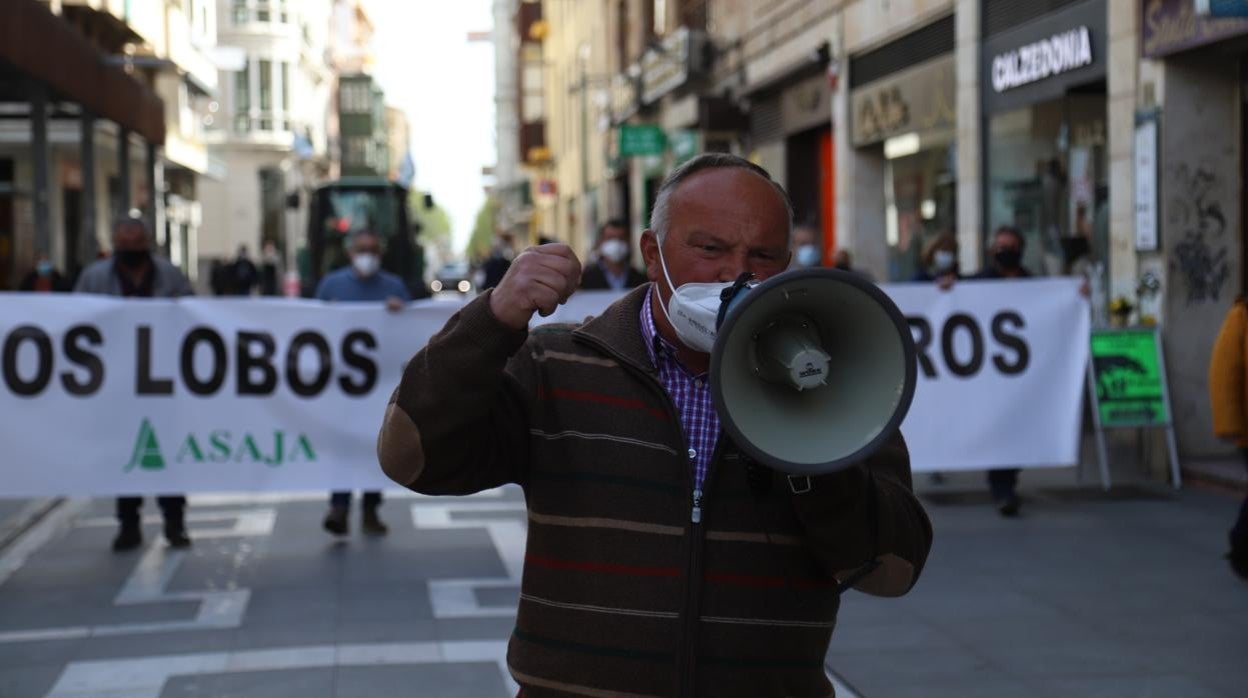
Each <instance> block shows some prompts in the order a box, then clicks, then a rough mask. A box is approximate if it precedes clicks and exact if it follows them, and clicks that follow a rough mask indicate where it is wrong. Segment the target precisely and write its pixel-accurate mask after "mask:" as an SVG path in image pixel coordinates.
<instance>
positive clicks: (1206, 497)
mask: <svg viewBox="0 0 1248 698" xmlns="http://www.w3.org/2000/svg"><path fill="white" fill-rule="evenodd" d="M1027 494H1028V498H1029V501H1028V505H1027V508H1026V511H1025V516H1024V517H1023V518H1022V519H1021V520H1017V521H1006V520H1002V519H1000V518H999V517H997V516H996V514H995V513H994V512H993V511H992V510H991V509H990V508H989V507H988V506H987V504H986V501H984V499H983V497H982V496H981V495H980V494H978V492H977V491H976V492H972V493H970V494H959V493H956V492H955V493H946V492H934V493H931V494H929V496H928V499H927V503H928V506H929V511H930V512H931V514H932V518H933V520H934V523H935V526H936V544H935V547H934V549H933V551H932V558H931V562H930V564H929V566H928V569H927V571H926V573H925V574H924V577H923V579H922V580H921V581H920V583H919V586H918V588H917V589H916V590H915V591H914V592H913V593H912V594H911V595H910V596H908V597H906V598H903V599H874V598H869V597H866V596H863V595H861V594H856V593H854V594H851V595H850V596H849V597H847V599H846V601H845V604H844V609H843V612H842V616H841V621H840V627H839V628H838V629H837V633H836V636H835V639H834V641H833V646H832V649H831V652H830V654H829V657H828V659H829V667H830V668H831V670H832V671H834V672H835V675H836V677H837V679H838V683H839V684H840V689H841V694H842V695H848V696H853V695H859V696H873V697H874V696H890V697H898V696H900V697H904V696H993V697H1006V696H1054V695H1069V696H1175V697H1182V698H1200V697H1202V696H1209V697H1214V696H1222V697H1235V696H1245V695H1248V661H1245V657H1248V585H1245V584H1243V583H1241V582H1239V581H1238V580H1237V579H1236V578H1234V577H1233V576H1232V575H1231V573H1230V572H1229V569H1228V568H1227V566H1226V564H1225V563H1224V561H1223V560H1221V558H1220V556H1221V554H1222V552H1224V545H1225V529H1226V527H1227V525H1228V523H1229V521H1230V520H1231V518H1232V516H1233V512H1234V509H1235V505H1236V503H1235V500H1234V499H1233V498H1232V497H1231V496H1228V495H1219V494H1212V493H1207V492H1202V491H1195V490H1191V491H1186V492H1184V493H1182V494H1180V495H1172V494H1170V493H1169V492H1167V491H1164V490H1143V489H1138V488H1130V487H1126V488H1123V490H1122V491H1121V492H1120V493H1119V494H1117V495H1115V496H1113V497H1112V498H1111V497H1106V496H1104V495H1101V494H1099V492H1097V493H1090V492H1088V491H1086V490H1083V491H1076V490H1071V489H1039V490H1036V489H1033V490H1031V491H1029V492H1028V493H1027ZM111 507H112V503H111V501H108V500H93V501H73V500H71V501H68V502H66V503H65V504H63V505H62V506H60V507H58V508H57V509H55V510H54V511H53V512H52V513H51V514H50V515H48V516H46V517H44V518H43V519H42V520H41V521H40V522H39V523H38V524H37V525H36V526H34V527H33V528H31V529H30V530H28V531H27V532H25V533H24V534H23V535H22V536H20V537H19V538H18V539H17V540H16V541H15V542H14V543H13V544H11V545H10V546H8V547H7V548H6V549H4V550H3V551H0V696H5V697H10V696H11V697H14V698H24V697H26V696H31V697H35V696H118V697H120V696H126V697H138V696H150V697H153V698H154V697H156V696H163V697H170V696H226V695H236V696H244V695H247V696H251V695H259V696H300V697H304V696H375V695H431V696H433V695H436V696H472V697H474V698H475V697H478V696H507V695H512V694H514V686H513V685H512V684H511V683H510V680H509V679H508V678H507V676H506V674H505V669H504V666H503V663H502V662H503V656H504V651H505V645H506V638H507V636H508V634H509V632H510V628H511V616H512V614H513V608H514V604H515V600H516V595H517V579H518V574H519V570H520V563H521V555H522V548H523V540H524V514H523V503H522V501H521V499H520V497H519V492H518V491H515V490H509V491H495V492H489V493H485V494H483V495H480V496H477V497H472V498H466V499H459V500H455V499H433V498H421V497H414V496H402V495H396V496H395V497H392V498H391V500H390V501H389V502H388V504H387V505H386V507H385V508H384V512H385V514H386V518H387V520H388V522H389V523H390V525H391V529H392V530H391V535H390V536H389V537H387V538H385V539H380V540H369V539H364V538H362V537H360V536H359V535H356V534H353V535H352V536H351V537H350V538H348V539H346V540H345V541H344V542H335V541H333V540H331V539H330V538H329V537H328V536H326V535H325V534H323V533H322V532H321V531H320V529H319V523H320V517H321V515H322V514H323V512H324V502H323V498H322V496H321V495H319V494H309V495H286V496H269V497H256V496H219V497H212V496H199V497H193V498H192V500H191V509H190V511H191V528H192V533H193V535H194V537H195V540H196V542H195V546H194V548H193V549H192V550H190V551H188V552H185V553H183V552H173V551H169V550H167V549H166V548H165V545H164V542H163V540H161V539H160V538H159V535H158V534H159V517H158V515H157V512H156V509H155V507H154V506H153V505H152V504H150V503H149V504H148V508H147V513H148V515H149V518H148V525H147V526H146V533H147V536H148V545H147V546H146V548H145V549H144V550H143V551H141V552H135V553H132V554H126V555H114V554H112V553H111V552H109V551H108V544H109V541H110V540H111V537H112V535H113V533H114V523H113V520H112V518H111ZM352 523H353V524H357V523H358V519H353V521H352Z"/></svg>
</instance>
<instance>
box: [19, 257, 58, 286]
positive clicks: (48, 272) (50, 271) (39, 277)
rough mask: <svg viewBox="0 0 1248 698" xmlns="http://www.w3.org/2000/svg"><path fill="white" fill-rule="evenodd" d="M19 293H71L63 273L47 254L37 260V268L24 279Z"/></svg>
mask: <svg viewBox="0 0 1248 698" xmlns="http://www.w3.org/2000/svg"><path fill="white" fill-rule="evenodd" d="M17 290H19V291H39V292H43V293H65V292H66V291H69V290H70V288H69V283H68V282H67V281H66V279H65V277H64V276H62V275H61V272H59V271H57V270H56V267H55V266H53V265H52V260H50V259H48V256H47V255H46V254H40V255H39V258H38V259H36V260H35V268H34V269H31V270H30V273H29V274H27V275H26V277H25V278H23V279H22V283H21V284H19V285H18V287H17Z"/></svg>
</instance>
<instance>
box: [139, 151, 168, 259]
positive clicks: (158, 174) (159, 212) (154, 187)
mask: <svg viewBox="0 0 1248 698" xmlns="http://www.w3.org/2000/svg"><path fill="white" fill-rule="evenodd" d="M164 174H165V173H164V168H162V167H161V164H160V157H159V155H158V153H157V150H156V144H155V143H152V142H150V141H149V142H148V143H147V184H148V193H149V194H148V195H149V196H150V200H149V201H148V208H147V210H146V211H144V212H143V217H144V219H145V220H146V221H147V226H148V228H150V229H151V231H152V240H153V242H155V243H156V246H157V247H159V248H160V250H161V251H162V252H164V253H165V254H168V253H169V240H168V236H167V235H166V234H165V178H164Z"/></svg>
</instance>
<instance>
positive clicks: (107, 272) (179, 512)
mask: <svg viewBox="0 0 1248 698" xmlns="http://www.w3.org/2000/svg"><path fill="white" fill-rule="evenodd" d="M74 292H76V293H98V294H103V295H108V296H123V297H126V298H173V297H177V296H189V295H192V294H193V291H191V284H190V282H189V281H187V279H186V276H184V275H183V274H182V272H181V271H180V270H178V268H177V267H175V266H173V264H172V263H170V262H169V260H167V259H165V258H164V257H161V256H159V255H153V254H152V237H151V234H150V233H149V232H148V230H147V224H146V223H144V222H143V219H142V218H139V217H137V216H127V217H125V218H122V219H120V220H118V221H117V223H115V224H114V225H113V256H112V257H110V258H108V259H102V260H100V261H98V262H95V263H94V264H92V265H91V266H89V267H87V268H86V269H85V270H83V272H82V275H81V276H79V277H78V284H77V285H76V286H75V287H74ZM156 502H157V503H158V504H159V505H160V511H161V513H162V514H163V515H164V520H165V540H167V541H168V542H169V545H170V547H173V548H185V547H187V546H188V545H190V544H191V539H190V537H189V536H188V535H187V532H186V497H184V496H182V495H167V496H162V497H157V498H156ZM142 507H143V498H142V497H118V498H117V521H118V523H119V524H120V526H119V529H118V532H117V537H116V538H115V539H113V550H114V551H116V552H122V551H126V550H133V549H134V548H137V547H139V546H140V545H142V544H143V529H142V527H141V526H140V520H141V519H140V510H141V509H142Z"/></svg>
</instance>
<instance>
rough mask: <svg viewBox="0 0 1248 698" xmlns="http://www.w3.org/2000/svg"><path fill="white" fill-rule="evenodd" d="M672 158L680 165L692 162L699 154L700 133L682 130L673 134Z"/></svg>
mask: <svg viewBox="0 0 1248 698" xmlns="http://www.w3.org/2000/svg"><path fill="white" fill-rule="evenodd" d="M671 143H672V156H673V157H674V158H675V160H676V162H675V164H677V165H679V164H681V163H683V162H685V161H686V160H691V159H692V158H693V156H695V155H697V154H698V148H699V146H698V132H697V131H694V130H693V129H680V130H678V131H673V132H672V138H671Z"/></svg>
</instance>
